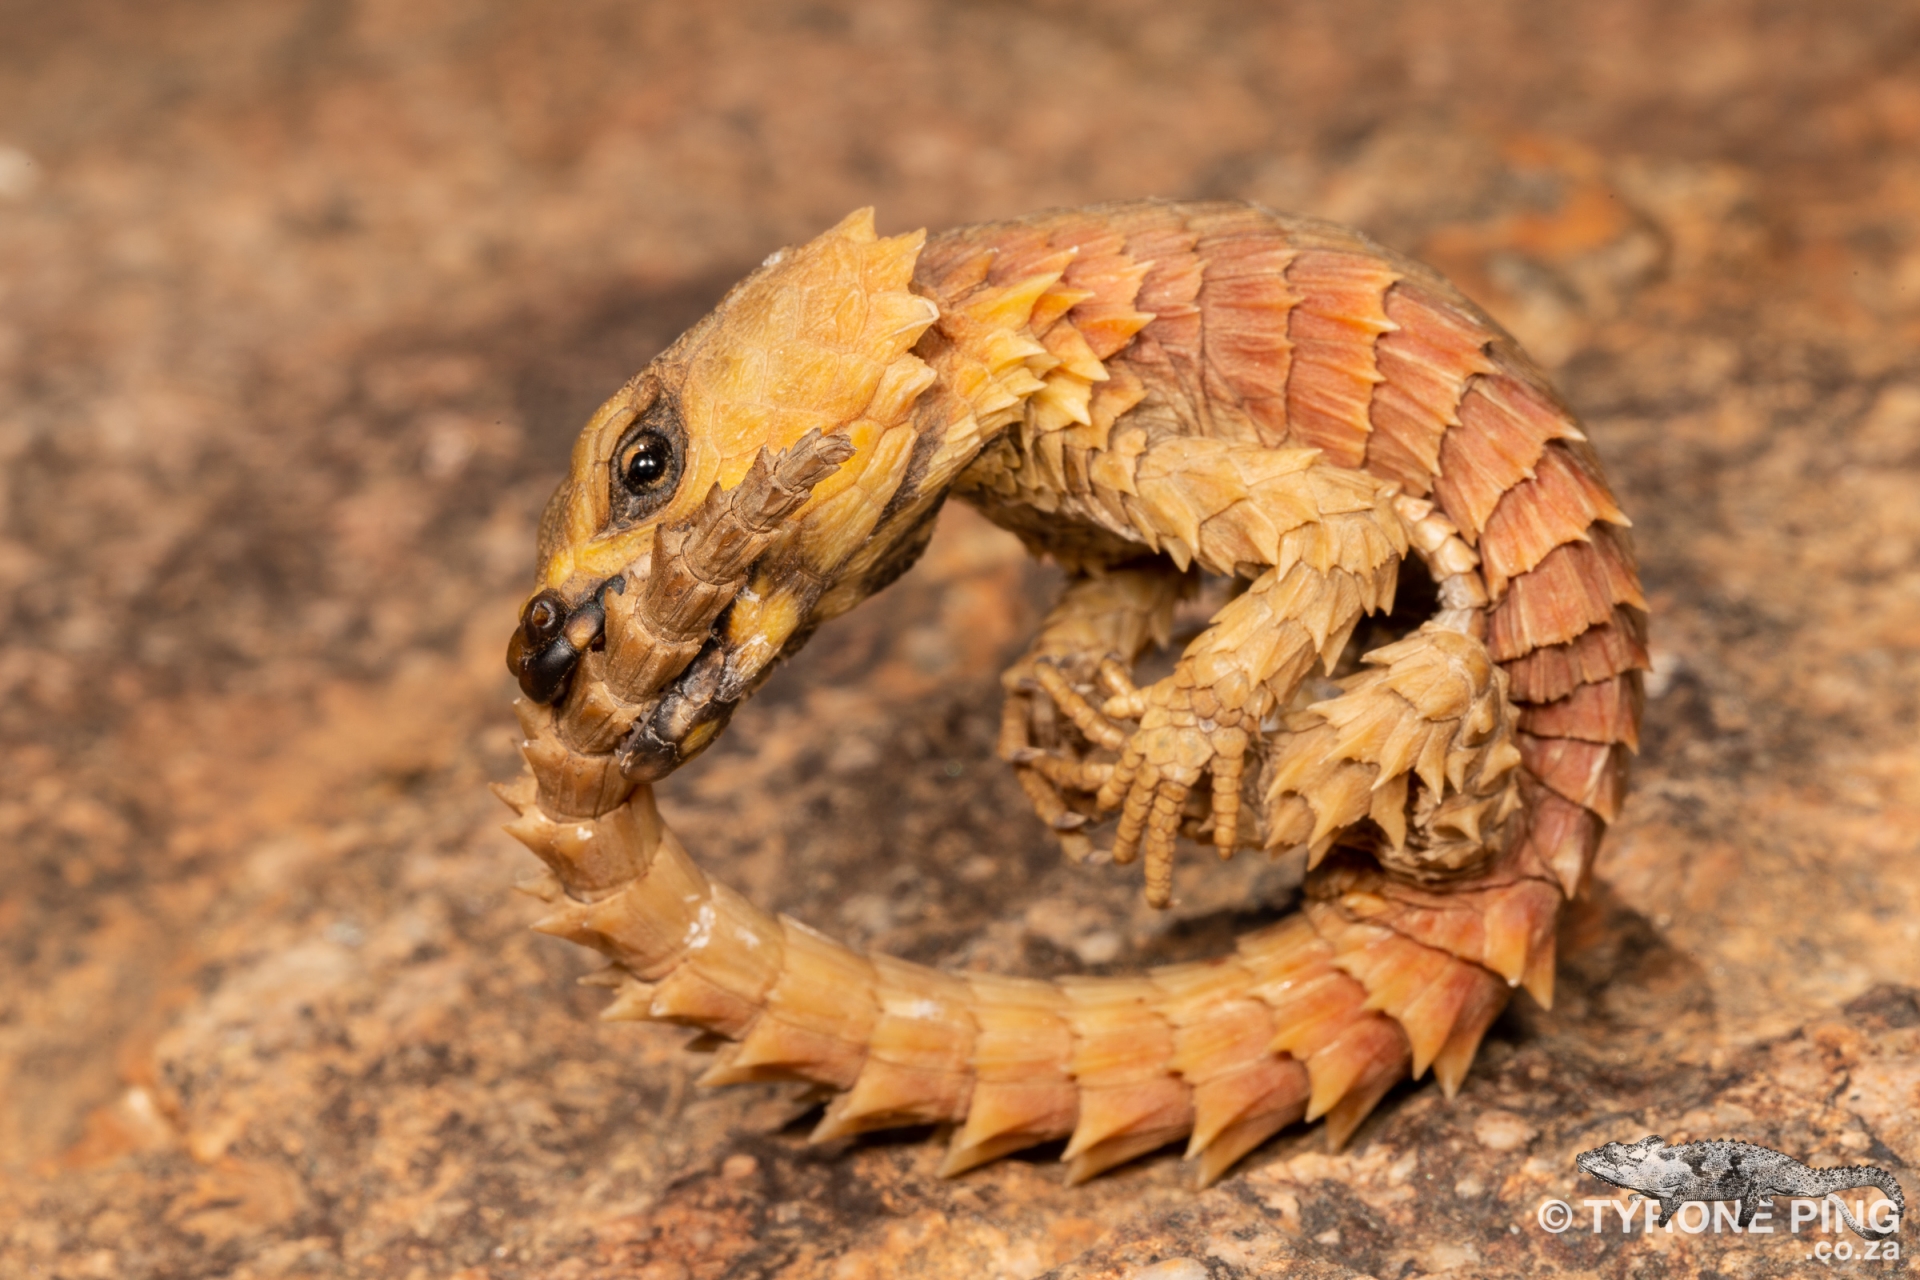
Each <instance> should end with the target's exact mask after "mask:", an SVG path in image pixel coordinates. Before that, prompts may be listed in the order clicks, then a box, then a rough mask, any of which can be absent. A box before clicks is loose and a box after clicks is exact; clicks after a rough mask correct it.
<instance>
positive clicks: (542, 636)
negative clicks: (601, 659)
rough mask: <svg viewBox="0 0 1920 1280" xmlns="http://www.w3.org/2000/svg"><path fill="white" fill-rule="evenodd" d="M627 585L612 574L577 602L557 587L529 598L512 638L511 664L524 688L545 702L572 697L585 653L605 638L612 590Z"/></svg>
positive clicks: (529, 695) (509, 644)
mask: <svg viewBox="0 0 1920 1280" xmlns="http://www.w3.org/2000/svg"><path fill="white" fill-rule="evenodd" d="M625 589H626V579H624V578H621V577H612V578H608V579H607V580H606V581H605V582H603V583H601V584H600V585H599V586H598V587H595V588H594V589H593V591H591V592H590V593H589V594H588V595H587V597H586V599H584V600H582V601H581V602H580V603H579V604H576V605H569V604H568V603H567V599H566V597H565V596H563V595H561V594H560V593H559V592H558V591H555V590H553V589H552V588H551V587H549V588H547V589H546V590H544V591H541V592H540V593H539V594H537V595H535V596H534V597H533V599H531V600H529V601H527V603H526V607H525V608H523V609H521V610H520V625H519V626H518V627H516V628H514V632H513V636H512V638H511V639H509V640H508V641H507V670H508V671H510V672H512V673H513V678H514V679H515V680H517V681H519V682H520V692H522V693H524V694H526V695H527V698H528V699H529V700H530V701H533V702H537V703H540V704H541V705H542V706H546V705H550V704H552V703H555V702H558V701H560V700H561V699H562V698H564V697H566V696H567V686H568V685H569V684H571V683H572V682H573V672H574V669H575V668H576V667H578V666H579V665H580V658H581V656H582V655H583V654H585V653H586V652H587V650H589V649H591V648H593V647H594V646H596V645H598V644H600V643H601V642H602V641H603V639H604V638H605V635H606V626H607V608H606V604H605V597H606V593H607V592H608V591H609V590H612V591H616V592H618V591H624V590H625Z"/></svg>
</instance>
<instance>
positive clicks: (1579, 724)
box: [1520, 675, 1646, 751]
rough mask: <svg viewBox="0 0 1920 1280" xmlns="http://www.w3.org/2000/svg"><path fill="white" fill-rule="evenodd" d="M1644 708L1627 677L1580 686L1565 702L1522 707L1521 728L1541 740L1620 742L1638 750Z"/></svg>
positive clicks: (1635, 683) (1642, 699)
mask: <svg viewBox="0 0 1920 1280" xmlns="http://www.w3.org/2000/svg"><path fill="white" fill-rule="evenodd" d="M1645 706H1646V694H1645V692H1644V691H1643V689H1642V686H1641V682H1640V681H1639V680H1636V679H1634V678H1632V677H1631V676H1627V675H1618V676H1615V677H1613V678H1612V679H1610V680H1602V681H1599V682H1597V683H1594V684H1583V685H1578V686H1576V687H1575V689H1574V691H1573V692H1572V693H1570V694H1568V695H1567V696H1566V697H1564V698H1560V699H1556V700H1555V701H1553V702H1545V703H1538V704H1535V703H1522V704H1521V705H1520V727H1521V728H1522V729H1524V730H1526V731H1527V732H1528V733H1531V734H1533V735H1534V736H1536V737H1541V738H1578V739H1580V740H1581V741H1583V742H1623V743H1625V744H1626V745H1627V746H1628V747H1629V748H1631V749H1632V750H1634V751H1638V750H1639V749H1640V713H1641V711H1642V710H1643V709H1644V708H1645Z"/></svg>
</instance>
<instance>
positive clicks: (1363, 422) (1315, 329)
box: [1287, 249, 1396, 467]
mask: <svg viewBox="0 0 1920 1280" xmlns="http://www.w3.org/2000/svg"><path fill="white" fill-rule="evenodd" d="M1395 278H1396V277H1395V274H1394V272H1393V270H1392V268H1391V267H1389V266H1388V265H1387V264H1386V263H1385V262H1382V261H1381V260H1380V259H1379V258H1378V257H1375V256H1372V255H1368V254H1361V253H1342V252H1337V251H1330V250H1325V249H1308V250H1306V251H1305V252H1303V253H1301V254H1300V255H1299V256H1298V257H1296V258H1295V259H1294V261H1293V265H1292V266H1291V267H1289V268H1288V269H1287V286H1288V288H1290V289H1292V290H1293V291H1294V292H1296V293H1298V294H1299V295H1300V302H1299V304H1298V305H1297V306H1295V307H1294V309H1293V311H1292V314H1291V316H1290V320H1289V325H1288V329H1287V338H1288V340H1289V341H1290V342H1291V343H1292V344H1293V363H1292V366H1291V369H1290V372H1289V374H1288V377H1287V423H1288V428H1289V436H1290V438H1291V439H1292V440H1293V442H1294V443H1296V444H1304V445H1311V446H1313V447H1314V448H1317V449H1323V450H1325V451H1326V454H1327V457H1328V459H1329V460H1331V461H1332V462H1334V463H1337V464H1338V465H1340V466H1343V467H1359V466H1361V465H1363V464H1364V463H1365V461H1366V457H1367V437H1368V435H1369V434H1370V430H1371V429H1370V428H1369V426H1368V422H1367V411H1368V406H1369V404H1370V403H1371V402H1372V400H1373V390H1374V386H1375V384H1377V383H1378V382H1380V381H1381V375H1380V373H1379V371H1378V369H1377V367H1376V364H1375V360H1374V344H1375V342H1376V341H1377V340H1378V338H1379V337H1380V335H1381V334H1382V333H1383V332H1385V331H1386V330H1387V329H1389V328H1390V327H1391V326H1392V321H1390V320H1388V319H1387V313H1386V305H1385V297H1386V292H1387V289H1388V288H1389V287H1390V286H1391V285H1392V284H1393V282H1394V280H1395Z"/></svg>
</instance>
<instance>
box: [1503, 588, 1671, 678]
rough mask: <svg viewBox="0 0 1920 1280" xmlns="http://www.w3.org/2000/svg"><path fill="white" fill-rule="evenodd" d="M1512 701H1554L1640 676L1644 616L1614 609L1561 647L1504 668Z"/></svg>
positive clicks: (1646, 661) (1644, 661) (1646, 664)
mask: <svg viewBox="0 0 1920 1280" xmlns="http://www.w3.org/2000/svg"><path fill="white" fill-rule="evenodd" d="M1504 665H1505V667H1506V671H1507V679H1508V681H1509V685H1508V690H1509V692H1510V693H1511V695H1512V697H1513V699H1514V701H1515V702H1557V701H1559V700H1560V699H1562V698H1565V697H1567V696H1569V695H1570V694H1572V693H1573V692H1574V690H1576V689H1577V688H1579V687H1580V686H1581V685H1583V684H1598V683H1601V682H1604V681H1607V680H1611V679H1612V678H1613V677H1615V676H1617V675H1619V674H1621V673H1622V672H1626V671H1645V670H1647V669H1649V668H1650V667H1651V665H1652V661H1651V659H1650V658H1649V657H1648V655H1647V627H1646V615H1645V614H1644V613H1642V612H1641V611H1640V610H1638V609H1634V608H1629V607H1627V606H1625V605H1622V606H1618V607H1616V608H1615V609H1614V611H1613V616H1612V617H1611V618H1609V619H1608V620H1607V621H1606V622H1605V623H1604V624H1602V625H1600V626H1595V627H1589V628H1588V629H1587V630H1585V631H1583V632H1581V633H1580V634H1579V635H1577V636H1575V637H1574V638H1573V639H1572V640H1569V641H1567V642H1566V643H1565V644H1554V645H1544V646H1542V647H1540V648H1538V649H1535V650H1533V651H1532V652H1531V653H1527V654H1523V655H1522V656H1520V657H1518V658H1513V659H1510V660H1509V661H1508V662H1506V663H1505V664H1504Z"/></svg>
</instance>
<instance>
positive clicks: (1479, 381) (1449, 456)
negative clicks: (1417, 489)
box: [1433, 371, 1576, 545]
mask: <svg viewBox="0 0 1920 1280" xmlns="http://www.w3.org/2000/svg"><path fill="white" fill-rule="evenodd" d="M1459 419H1460V426H1459V427H1458V428H1456V429H1455V430H1452V431H1449V432H1448V433H1447V437H1446V439H1445V440H1443V441H1442V442H1441V444H1440V474H1439V476H1438V477H1437V478H1436V479H1435V481H1434V485H1433V493H1434V496H1435V497H1436V498H1438V499H1439V501H1440V506H1441V508H1442V509H1443V510H1445V511H1446V513H1447V517H1448V518H1449V519H1451V520H1452V521H1453V522H1454V523H1455V524H1456V525H1458V526H1459V527H1460V532H1461V534H1462V535H1463V536H1464V537H1465V538H1466V540H1467V542H1468V543H1469V544H1475V545H1477V544H1478V542H1479V538H1480V531H1481V530H1482V529H1484V528H1486V524H1487V518H1488V517H1489V516H1491V515H1492V514H1493V509H1494V508H1495V507H1496V506H1498V505H1499V503H1500V499H1501V498H1503V497H1505V496H1506V493H1507V491H1508V490H1509V489H1511V488H1513V487H1514V486H1515V485H1517V484H1519V483H1520V482H1521V481H1522V480H1525V479H1528V478H1530V477H1531V476H1532V474H1533V468H1534V465H1535V464H1536V463H1538V462H1539V461H1540V455H1541V453H1542V451H1543V450H1544V449H1545V448H1546V444H1547V441H1549V440H1556V439H1560V438H1562V437H1565V436H1570V435H1573V434H1575V433H1576V429H1575V427H1574V425H1573V421H1572V419H1571V418H1570V417H1568V416H1567V414H1566V413H1565V412H1564V411H1563V410H1561V409H1560V408H1559V407H1558V406H1557V405H1555V404H1554V403H1553V401H1552V400H1551V399H1550V398H1549V397H1548V396H1547V395H1546V394H1545V393H1544V392H1542V391H1540V390H1539V389H1538V388H1536V387H1533V386H1530V385H1529V384H1528V383H1527V382H1525V381H1523V380H1522V379H1521V378H1520V377H1517V376H1515V373H1514V372H1512V371H1502V372H1499V373H1494V374H1488V375H1483V376H1481V377H1476V378H1475V379H1474V380H1473V381H1472V382H1471V383H1469V384H1468V387H1467V393H1466V395H1465V397H1463V398H1462V400H1461V401H1460V408H1459Z"/></svg>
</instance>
